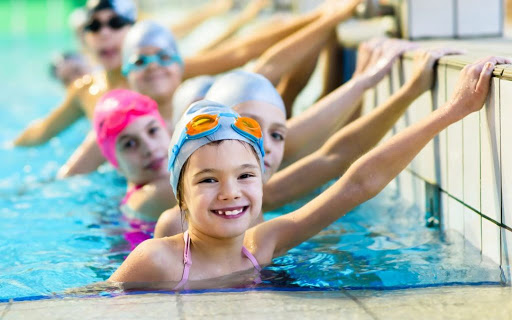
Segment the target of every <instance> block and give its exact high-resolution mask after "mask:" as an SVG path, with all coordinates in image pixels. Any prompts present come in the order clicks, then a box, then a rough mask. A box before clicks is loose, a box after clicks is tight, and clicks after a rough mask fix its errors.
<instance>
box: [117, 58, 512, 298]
mask: <svg viewBox="0 0 512 320" xmlns="http://www.w3.org/2000/svg"><path fill="white" fill-rule="evenodd" d="M510 62H511V61H510V60H509V59H505V58H496V57H489V58H485V59H482V60H479V61H477V62H475V63H473V64H470V65H468V66H466V67H465V68H464V69H463V71H462V73H461V76H460V78H459V81H458V83H457V85H456V87H455V92H454V95H453V96H452V97H451V99H449V101H448V102H447V103H446V104H445V105H444V106H442V107H441V108H439V109H437V110H436V111H434V112H433V113H432V114H430V115H429V116H427V117H426V118H425V119H423V120H422V121H420V122H418V123H416V124H414V125H412V126H411V127H409V128H407V129H406V130H404V131H403V132H401V133H399V134H397V135H396V136H394V137H393V138H391V139H390V140H388V141H386V142H385V143H383V144H382V145H379V146H378V147H376V148H375V149H373V150H372V151H370V152H369V153H367V154H365V155H364V156H363V157H361V158H360V159H358V160H357V161H356V162H355V163H354V164H352V165H351V166H350V168H349V169H348V170H347V172H346V173H345V174H344V175H343V176H342V177H341V178H340V179H339V180H338V181H336V182H335V183H334V184H333V185H332V186H331V187H330V188H329V189H327V190H326V191H324V192H323V193H322V194H320V195H319V196H318V197H316V198H315V199H313V200H312V201H311V202H309V203H308V204H306V205H305V206H303V207H302V208H300V209H298V210H296V211H294V212H292V213H290V214H287V215H284V216H281V217H278V218H276V219H273V220H269V221H266V222H263V223H261V224H259V225H257V226H255V227H252V228H250V224H251V222H252V220H254V219H255V218H256V217H257V216H258V215H259V214H260V211H261V205H262V196H263V190H262V187H263V183H262V172H263V170H264V169H263V149H262V142H261V141H260V137H261V132H260V129H259V128H258V127H257V123H256V124H255V123H254V122H252V121H250V120H247V119H241V118H238V117H237V115H236V114H235V113H234V112H233V111H232V110H231V109H229V108H226V107H223V106H219V105H218V104H215V103H212V102H208V101H200V102H197V103H196V104H195V105H193V106H191V108H190V109H189V110H188V112H187V114H186V116H184V117H183V118H182V119H181V120H180V122H179V123H178V125H177V127H176V131H175V133H174V135H173V137H172V140H171V148H170V154H171V157H170V159H169V164H170V171H171V184H172V187H173V190H175V191H176V192H175V193H176V195H177V199H178V203H179V205H180V206H181V208H182V209H183V210H184V211H185V212H186V216H187V219H188V223H189V228H188V231H187V232H186V233H184V234H178V235H175V236H172V237H165V238H161V239H150V240H147V241H145V242H143V243H142V244H140V245H139V246H138V247H137V248H136V249H135V250H134V251H133V252H132V253H131V254H130V255H129V256H128V258H127V259H126V260H125V261H124V263H123V264H122V265H121V266H120V267H119V269H118V270H117V271H116V272H115V273H114V274H113V275H112V276H111V277H110V279H109V281H117V282H154V281H170V282H174V283H178V286H176V287H175V289H178V290H179V289H183V288H185V289H189V288H190V289H200V288H204V287H205V286H206V284H205V283H202V282H201V280H207V279H212V278H218V277H222V276H226V275H229V274H231V273H235V272H242V271H244V270H254V269H256V270H258V268H259V266H261V265H267V264H269V263H271V261H272V258H274V257H277V256H280V255H282V254H284V253H285V252H286V251H287V250H289V249H291V248H293V247H295V246H297V245H298V244H300V243H301V242H303V241H305V240H307V239H309V238H311V237H312V236H314V235H315V234H316V233H318V232H319V231H321V230H322V229H323V228H325V227H326V226H328V225H329V224H331V223H332V222H333V221H335V220H337V219H338V218H340V217H341V216H343V215H344V214H346V213H347V212H348V211H349V210H350V209H352V208H353V207H354V206H356V205H358V204H360V203H362V202H364V201H366V200H368V199H370V198H372V197H373V196H375V195H376V194H378V193H379V192H380V191H381V190H382V189H383V188H384V187H385V186H386V185H387V184H388V183H389V182H390V181H391V180H392V179H393V178H394V177H396V176H397V175H398V174H399V173H400V172H401V171H402V170H403V169H404V168H405V167H406V166H407V165H408V164H409V162H410V161H411V160H412V159H413V158H414V157H415V156H416V155H417V154H418V153H419V152H420V151H421V149H422V148H423V147H424V146H425V145H426V144H427V143H428V142H429V141H430V140H431V139H432V138H434V137H435V136H436V135H437V134H438V133H439V132H440V131H442V130H443V129H445V128H446V127H448V126H449V125H450V124H452V123H455V122H457V121H459V120H461V119H462V118H464V117H465V116H466V115H468V114H470V113H472V112H476V111H478V110H480V109H481V108H482V106H483V104H484V102H485V99H486V97H487V94H488V91H489V86H490V79H491V76H492V71H493V69H494V66H495V65H496V64H498V63H510ZM212 115H214V116H212ZM215 115H217V116H215ZM219 141H221V142H219ZM192 262H193V264H192ZM187 280H188V282H187Z"/></svg>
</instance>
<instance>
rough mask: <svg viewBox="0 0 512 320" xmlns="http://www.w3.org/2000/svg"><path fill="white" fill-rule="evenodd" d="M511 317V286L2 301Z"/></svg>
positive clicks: (165, 312) (28, 305) (71, 313)
mask: <svg viewBox="0 0 512 320" xmlns="http://www.w3.org/2000/svg"><path fill="white" fill-rule="evenodd" d="M319 316H322V319H341V318H343V319H512V288H511V287H444V288H427V289H409V290H393V291H347V290H344V291H336V292H333V291H330V292H318V291H313V292H312V291H301V292H282V291H281V292H279V291H248V292H237V293H202V294H154V293H148V294H143V295H125V296H119V297H115V298H80V299H77V298H73V299H52V300H39V301H26V302H14V303H3V304H0V320H8V319H124V320H126V319H200V318H208V319H224V318H242V317H243V318H244V319H317V318H318V317H319Z"/></svg>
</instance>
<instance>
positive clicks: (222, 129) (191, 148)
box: [169, 100, 265, 197]
mask: <svg viewBox="0 0 512 320" xmlns="http://www.w3.org/2000/svg"><path fill="white" fill-rule="evenodd" d="M202 114H211V115H221V116H220V118H219V126H218V129H217V130H213V132H211V133H209V134H207V135H204V136H202V137H200V138H197V139H185V140H183V137H184V136H185V135H186V130H187V127H186V126H187V124H188V123H189V122H190V120H192V119H193V118H194V117H196V116H198V115H202ZM238 117H239V115H238V113H236V112H234V111H233V110H232V109H231V108H228V107H226V106H223V105H221V104H219V103H216V102H213V101H208V100H201V101H198V102H195V103H194V104H192V105H191V106H190V108H188V109H187V110H186V111H185V114H184V115H183V117H181V119H180V121H179V122H178V124H177V125H176V128H175V130H174V134H173V135H172V138H171V144H170V147H169V172H170V173H171V178H170V181H171V186H172V190H173V192H174V195H175V196H176V197H177V191H178V181H179V179H180V174H181V169H182V168H183V165H184V164H185V162H186V161H187V159H188V158H190V156H191V155H192V154H193V153H194V152H195V151H196V150H197V149H199V148H200V147H202V146H204V145H207V144H208V143H210V142H213V141H220V140H239V141H243V142H246V143H248V144H249V145H251V146H252V147H253V149H254V150H255V151H256V154H257V155H258V158H259V161H260V167H261V171H262V172H264V170H265V165H264V163H263V156H264V155H265V152H264V151H263V143H262V142H260V143H259V144H258V143H256V142H255V141H253V140H251V139H249V138H247V137H246V136H245V135H242V134H241V133H239V132H238V131H236V130H235V129H234V128H233V126H232V125H233V123H234V119H235V118H238Z"/></svg>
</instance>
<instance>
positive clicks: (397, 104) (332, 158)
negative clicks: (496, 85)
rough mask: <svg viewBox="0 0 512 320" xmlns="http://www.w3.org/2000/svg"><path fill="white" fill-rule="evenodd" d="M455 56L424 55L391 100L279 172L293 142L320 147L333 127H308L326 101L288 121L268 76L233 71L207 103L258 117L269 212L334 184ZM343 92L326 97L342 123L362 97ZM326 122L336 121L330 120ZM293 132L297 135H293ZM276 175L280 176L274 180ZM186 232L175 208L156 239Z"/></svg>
mask: <svg viewBox="0 0 512 320" xmlns="http://www.w3.org/2000/svg"><path fill="white" fill-rule="evenodd" d="M449 53H456V51H453V50H451V49H436V50H430V51H418V53H417V57H416V58H415V61H414V68H415V72H414V74H413V75H412V77H411V78H410V79H409V81H408V82H406V83H405V84H404V86H403V87H402V88H401V89H400V90H398V91H397V92H396V93H395V94H394V95H393V96H392V97H391V98H390V99H389V100H388V101H387V102H385V103H384V104H383V105H382V106H381V107H379V108H376V109H375V110H373V111H372V112H370V113H369V114H368V115H365V116H364V117H362V118H361V119H358V120H356V121H355V122H354V123H351V124H349V125H347V126H346V127H344V128H342V129H340V130H339V131H338V132H336V133H335V134H334V135H333V136H332V137H331V138H329V139H328V140H327V142H326V143H325V145H324V146H322V147H321V148H319V149H318V150H316V151H314V152H313V153H311V154H310V155H308V156H306V157H304V158H303V159H301V160H298V161H297V162H296V163H294V164H292V165H290V166H289V167H287V168H285V169H283V170H281V171H279V172H278V169H279V167H280V165H281V163H282V162H286V161H287V159H286V157H287V156H288V157H289V156H290V154H288V155H287V154H286V151H285V150H286V145H287V144H288V143H292V144H294V143H295V144H297V143H296V142H295V141H294V140H297V139H299V140H300V141H301V142H302V143H303V144H304V145H309V144H314V143H316V141H315V140H314V138H315V137H316V136H315V135H318V134H321V131H322V129H323V130H325V129H326V128H329V124H328V123H327V124H326V123H321V125H319V126H318V127H319V129H318V130H317V131H319V132H314V133H311V134H307V133H308V131H307V128H308V126H309V127H313V124H314V123H315V121H317V120H315V117H317V116H319V115H322V113H323V112H327V113H328V112H329V111H325V110H326V109H325V108H327V107H329V105H328V104H325V103H324V102H323V101H322V100H320V101H319V102H318V106H315V107H313V108H312V110H313V111H315V112H316V115H315V114H312V113H311V112H309V113H310V115H309V116H308V117H298V119H295V118H292V119H291V120H288V121H286V117H285V110H284V106H283V103H282V100H281V99H280V96H279V94H278V93H277V91H276V90H275V89H274V87H273V86H272V85H271V84H270V83H269V82H268V81H267V80H266V79H265V78H263V77H262V76H260V75H257V74H253V73H248V72H243V71H237V72H232V73H228V74H227V75H225V76H223V77H221V78H219V79H218V80H217V81H216V82H215V83H214V85H213V86H212V87H211V88H210V90H209V92H208V93H207V95H206V97H205V99H208V100H212V101H215V102H219V103H221V104H223V105H226V106H228V107H231V108H233V109H234V110H235V111H237V112H238V113H239V114H240V115H242V116H246V117H251V118H254V119H256V120H257V121H258V123H259V124H260V126H261V128H262V132H263V135H264V149H265V161H264V164H265V173H264V176H263V182H264V188H263V190H264V197H263V209H264V210H271V209H274V208H277V207H279V206H280V205H283V204H286V203H288V202H290V201H293V200H295V199H298V198H300V197H301V196H303V195H304V194H307V193H308V192H311V191H312V190H314V189H315V188H317V187H319V186H321V185H322V184H324V183H326V182H328V181H329V180H331V179H334V178H337V177H338V176H339V175H340V174H343V172H344V171H345V170H346V169H347V168H348V167H349V166H350V164H351V163H353V162H354V161H355V160H356V159H357V158H359V157H360V156H362V155H363V154H364V153H366V152H367V151H368V150H370V149H371V148H372V147H373V146H374V145H376V144H377V143H378V142H379V141H380V139H382V137H384V135H385V134H386V133H387V132H388V131H389V130H390V129H391V127H392V126H393V125H394V123H395V122H396V121H397V120H398V119H399V118H400V116H401V115H402V114H403V112H405V110H406V109H407V107H408V106H409V105H410V104H411V103H412V101H414V100H415V99H416V98H417V97H418V96H420V95H421V94H422V93H423V92H425V91H426V90H428V89H429V88H430V87H431V83H432V79H433V66H434V63H435V62H436V61H437V60H438V59H439V58H440V57H441V56H442V55H444V54H449ZM393 61H394V60H393V59H390V60H389V62H388V64H389V65H391V63H392V62H393ZM372 70H374V67H373V68H372ZM364 74H365V73H364V72H362V73H361V75H360V77H361V78H362V79H363V81H369V80H368V78H367V77H364ZM381 77H382V76H379V77H377V78H376V81H373V83H376V82H378V81H379V80H380V79H381ZM356 79H357V77H356V78H354V79H353V80H351V81H361V80H356ZM341 92H342V91H341V89H339V90H337V91H335V92H333V93H331V94H330V95H329V96H327V97H326V98H325V99H328V100H329V103H330V104H332V105H333V106H335V107H337V108H339V110H337V112H336V115H337V116H338V117H339V120H338V121H340V122H342V121H346V120H347V119H348V118H349V117H350V115H351V113H352V112H354V110H355V109H356V108H357V105H358V104H357V102H358V99H359V98H360V97H356V96H354V94H353V92H352V94H353V95H352V96H349V97H348V99H346V98H345V100H342V99H343V95H341V94H340V93H341ZM361 95H362V92H361ZM350 99H352V100H350ZM340 105H342V106H343V108H341V107H340ZM330 108H332V106H331V107H330ZM327 110H328V109H327ZM328 114H330V113H328ZM331 118H333V117H331ZM326 120H330V119H327V118H326ZM308 122H309V123H308ZM333 123H335V122H333ZM301 128H304V129H303V130H302V131H303V132H300V131H301V130H300V129H301ZM332 131H334V130H333V129H328V131H327V132H326V133H325V134H328V133H330V132H332ZM291 132H293V133H294V134H290V133H291ZM308 138H309V140H308ZM283 157H284V161H283ZM288 161H289V160H288ZM276 172H277V174H276V175H275V176H274V177H272V178H271V176H272V175H273V174H274V173H276ZM310 172H316V174H315V175H314V176H311V175H310V174H309V173H310ZM262 221H263V218H262V216H260V217H259V218H258V219H256V220H255V221H254V225H255V224H257V223H260V222H262ZM184 228H185V229H186V222H184V221H182V217H181V212H180V210H179V208H177V207H175V208H173V209H170V210H167V211H165V212H164V213H163V214H162V216H161V217H160V218H159V220H158V223H157V226H156V229H155V237H164V236H171V235H174V234H177V233H180V232H182V231H183V229H184Z"/></svg>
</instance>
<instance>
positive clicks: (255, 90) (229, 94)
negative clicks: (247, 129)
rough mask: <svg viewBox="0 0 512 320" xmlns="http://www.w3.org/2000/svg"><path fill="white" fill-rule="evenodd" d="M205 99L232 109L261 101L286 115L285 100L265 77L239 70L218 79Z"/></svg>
mask: <svg viewBox="0 0 512 320" xmlns="http://www.w3.org/2000/svg"><path fill="white" fill-rule="evenodd" d="M205 99H207V100H211V101H215V102H219V103H221V104H223V105H225V106H228V107H230V108H233V107H235V106H236V105H238V104H240V103H243V102H247V101H261V102H266V103H270V104H271V105H273V106H276V107H277V108H279V110H281V111H283V113H284V114H285V115H286V108H285V106H284V102H283V99H282V98H281V96H280V95H279V93H278V92H277V90H276V88H274V86H273V85H272V83H271V82H270V81H268V80H267V78H265V77H264V76H262V75H260V74H257V73H253V72H247V71H242V70H237V71H233V72H229V73H227V74H225V75H223V76H222V77H220V78H218V79H217V80H216V81H215V83H214V84H213V85H212V87H211V88H210V90H209V91H208V94H207V95H206V97H205Z"/></svg>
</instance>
